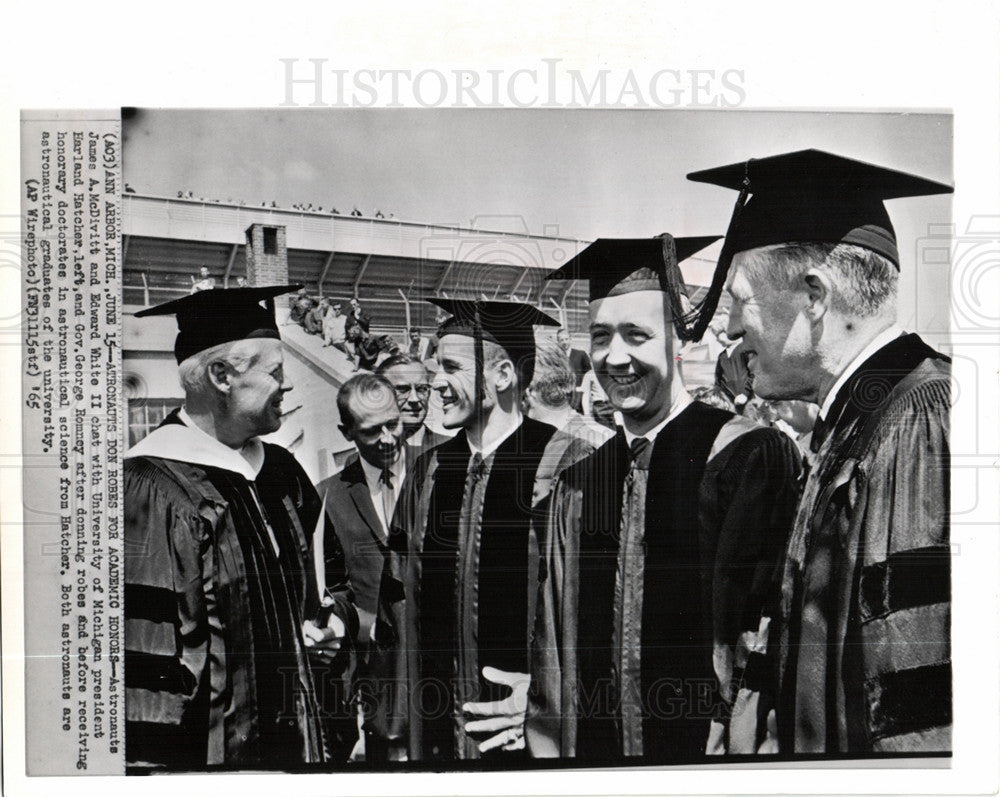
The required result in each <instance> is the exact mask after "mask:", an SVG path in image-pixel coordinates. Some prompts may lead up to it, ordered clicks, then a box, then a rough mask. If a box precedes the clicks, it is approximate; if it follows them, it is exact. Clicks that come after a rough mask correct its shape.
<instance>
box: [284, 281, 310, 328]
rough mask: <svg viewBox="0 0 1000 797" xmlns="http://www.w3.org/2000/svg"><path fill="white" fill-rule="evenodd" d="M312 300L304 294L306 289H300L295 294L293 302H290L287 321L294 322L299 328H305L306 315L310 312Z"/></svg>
mask: <svg viewBox="0 0 1000 797" xmlns="http://www.w3.org/2000/svg"><path fill="white" fill-rule="evenodd" d="M312 308H313V300H312V297H311V296H309V294H308V293H306V289H305V288H302V289H301V290H299V292H298V293H297V294H295V301H293V302H292V311H291V313H290V314H289V317H288V320H289V321H294V322H295V323H296V324H299V325H300V326H303V327H304V326H305V323H306V314H307V313H308V312H309V311H310V310H312Z"/></svg>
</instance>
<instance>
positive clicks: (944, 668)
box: [865, 662, 952, 739]
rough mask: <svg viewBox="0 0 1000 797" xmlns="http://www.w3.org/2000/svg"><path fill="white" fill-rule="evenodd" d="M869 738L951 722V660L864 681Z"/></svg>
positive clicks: (885, 674)
mask: <svg viewBox="0 0 1000 797" xmlns="http://www.w3.org/2000/svg"><path fill="white" fill-rule="evenodd" d="M865 697H866V702H867V712H868V727H869V728H870V730H871V734H872V736H873V738H875V739H879V738H882V737H885V736H893V735H897V734H902V733H911V732H913V731H919V730H924V729H927V728H935V727H939V726H943V725H949V724H950V723H951V716H952V715H951V662H939V663H936V664H930V665H926V666H923V667H913V668H911V669H908V670H900V671H898V672H890V673H883V674H882V675H879V676H876V677H875V678H871V679H869V680H868V681H867V683H866V684H865Z"/></svg>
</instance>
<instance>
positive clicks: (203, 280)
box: [191, 263, 215, 293]
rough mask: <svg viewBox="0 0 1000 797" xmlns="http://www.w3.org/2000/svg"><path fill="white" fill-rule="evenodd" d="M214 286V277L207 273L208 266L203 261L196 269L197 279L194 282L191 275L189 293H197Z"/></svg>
mask: <svg viewBox="0 0 1000 797" xmlns="http://www.w3.org/2000/svg"><path fill="white" fill-rule="evenodd" d="M214 287H215V277H213V276H212V275H211V274H209V271H208V266H206V265H205V264H204V263H203V264H202V266H201V268H200V269H199V270H198V281H197V282H195V279H194V277H191V293H197V292H198V291H210V290H212V288H214Z"/></svg>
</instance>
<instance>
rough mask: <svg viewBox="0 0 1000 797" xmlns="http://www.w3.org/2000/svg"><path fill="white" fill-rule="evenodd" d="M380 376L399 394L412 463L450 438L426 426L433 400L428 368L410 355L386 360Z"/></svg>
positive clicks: (380, 369) (383, 362)
mask: <svg viewBox="0 0 1000 797" xmlns="http://www.w3.org/2000/svg"><path fill="white" fill-rule="evenodd" d="M376 373H377V374H378V375H379V376H384V377H385V378H386V379H387V380H389V383H390V384H391V385H392V387H393V389H394V390H395V391H396V403H397V404H398V405H399V412H400V417H401V418H402V419H403V437H404V439H405V440H406V452H407V457H408V460H407V461H408V462H412V461H414V460H415V459H416V458H417V456H419V455H420V454H422V453H423V452H424V451H426V450H427V449H429V448H433V447H434V446H436V445H438V444H440V443H443V442H444V441H445V440H447V439H448V438H447V437H445V436H444V435H440V434H437V433H436V432H434V431H432V430H431V429H430V428H429V427H428V426H427V425H426V423H425V421H426V420H427V408H428V405H429V403H430V397H431V381H430V376H429V375H428V373H427V368H426V366H425V365H424V364H423V362H422V361H421V360H419V359H416V358H414V357H411V356H410V355H409V354H396V355H392V356H390V357H386V358H385V359H384V360H382V362H381V363H380V364H379V366H378V369H377V370H376Z"/></svg>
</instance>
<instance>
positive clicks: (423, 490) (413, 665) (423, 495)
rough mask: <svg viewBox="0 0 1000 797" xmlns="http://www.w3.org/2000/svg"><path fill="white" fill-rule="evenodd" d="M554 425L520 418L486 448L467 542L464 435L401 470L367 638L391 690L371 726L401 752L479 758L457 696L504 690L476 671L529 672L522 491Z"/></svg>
mask: <svg viewBox="0 0 1000 797" xmlns="http://www.w3.org/2000/svg"><path fill="white" fill-rule="evenodd" d="M553 431H554V429H553V427H551V426H548V425H546V424H542V423H539V422H537V421H534V420H532V419H530V418H527V417H525V418H524V419H523V420H522V423H521V426H520V427H519V428H518V429H517V430H516V431H515V432H514V433H513V434H512V435H511V436H510V437H508V438H507V439H506V440H505V441H504V442H503V443H501V444H500V447H499V448H498V449H497V450H496V452H495V454H494V455H493V456H492V457H487V462H488V463H491V464H490V465H489V473H488V481H487V484H486V488H485V494H484V498H483V501H482V505H481V507H473V508H472V509H471V511H472V513H473V516H474V517H475V518H477V519H478V522H475V520H474V521H473V522H472V525H471V527H472V528H473V529H475V528H478V529H479V534H478V535H475V534H473V535H472V536H471V537H470V538H469V539H464V540H463V539H460V537H459V525H460V515H461V513H462V505H463V493H464V491H465V484H466V479H467V473H468V467H469V463H470V456H471V454H470V449H469V446H468V442H467V440H466V437H465V434H464V433H460V434H458V435H456V436H455V437H454V438H452V439H451V440H448V441H446V442H444V443H442V444H441V445H439V446H437V447H436V448H434V449H432V450H431V451H428V452H427V453H425V454H424V455H423V456H421V457H420V458H419V459H418V460H417V462H416V465H415V467H414V469H413V471H412V472H411V473H410V474H408V475H407V480H406V483H405V486H404V488H403V493H402V495H401V496H400V500H399V504H398V505H397V508H396V513H395V516H394V519H393V529H392V534H391V536H390V549H391V555H390V561H389V565H388V569H387V572H386V577H385V579H384V581H383V585H382V590H381V599H380V602H381V609H382V614H381V615H380V618H379V622H378V623H377V625H376V645H375V647H376V649H377V651H380V654H379V660H380V662H381V663H380V664H379V665H377V667H378V668H380V669H381V671H382V672H383V673H384V674H385V675H386V677H385V678H383V679H382V683H383V687H387V688H388V690H389V691H393V690H394V691H393V693H392V694H389V691H387V690H386V688H383V690H382V698H381V700H382V705H381V706H380V719H379V720H378V722H379V723H380V724H382V725H383V727H382V728H381V729H380V730H379V731H378V733H380V734H385V735H386V736H387V737H388V738H389V739H390V740H392V741H395V742H397V743H405V745H406V747H407V749H408V755H409V759H410V760H411V761H414V760H440V761H448V760H454V759H468V758H478V757H479V753H478V750H477V749H476V741H475V740H472V739H471V738H470V737H468V736H467V735H466V734H465V732H464V730H463V729H462V727H463V718H462V715H461V712H460V711H459V708H460V706H461V704H462V703H464V702H465V701H469V700H472V701H477V700H498V699H501V698H505V697H507V696H508V695H509V689H508V688H507V687H498V686H496V685H494V684H490V683H488V682H487V681H485V680H484V679H483V678H482V674H481V673H482V668H483V667H485V666H492V667H497V668H499V669H501V670H505V671H509V672H521V673H526V672H527V671H528V632H529V627H530V623H529V617H530V616H532V615H533V611H534V609H533V605H529V604H530V603H531V601H530V600H529V593H530V595H533V594H534V590H533V589H531V590H529V586H528V585H529V584H533V583H535V579H536V578H537V561H538V559H537V555H536V556H534V557H532V556H529V550H530V549H531V546H530V522H531V512H532V491H533V487H534V479H535V472H536V469H537V467H538V463H539V461H540V459H541V457H542V455H543V453H544V450H545V446H546V444H547V443H548V441H549V439H550V437H551V436H552V433H553ZM460 572H461V576H460V575H459V573H460ZM463 584H464V585H465V587H466V588H465V589H464V590H463V589H462V588H461V587H462V585H463ZM390 673H391V674H390Z"/></svg>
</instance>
